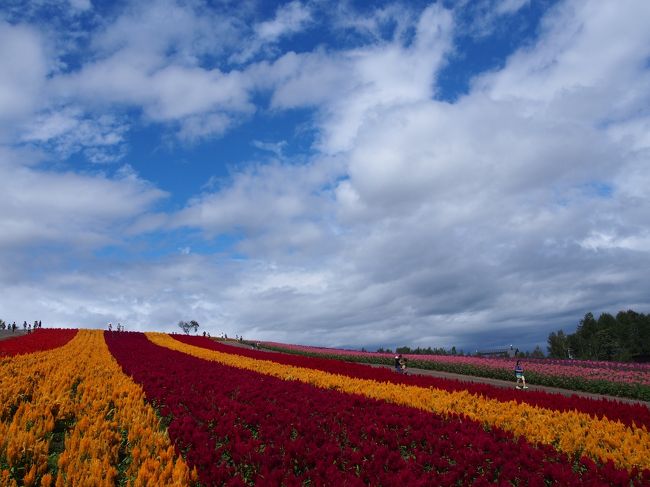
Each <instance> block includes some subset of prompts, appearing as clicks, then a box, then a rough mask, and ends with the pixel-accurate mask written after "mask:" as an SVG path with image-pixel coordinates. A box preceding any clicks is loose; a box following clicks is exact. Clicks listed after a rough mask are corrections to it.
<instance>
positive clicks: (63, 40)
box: [0, 0, 650, 350]
mask: <svg viewBox="0 0 650 487" xmlns="http://www.w3.org/2000/svg"><path fill="white" fill-rule="evenodd" d="M649 9H650V7H649V5H648V3H647V2H645V1H643V0H637V1H635V0H626V1H623V2H620V3H617V4H616V6H614V5H613V4H610V3H607V2H600V1H595V0H594V1H587V0H580V1H579V0H575V1H550V0H549V1H541V0H540V1H527V0H476V1H460V0H459V1H447V2H445V1H443V2H437V3H436V2H403V3H400V2H353V1H341V2H329V1H328V2H325V1H321V0H314V1H292V2H256V1H243V2H229V1H223V2H219V1H209V2H207V1H202V0H189V1H175V0H156V1H152V2H133V1H121V2H96V1H92V0H65V1H63V0H34V1H31V2H27V3H25V2H18V1H13V0H10V1H8V2H3V6H2V7H0V65H1V66H2V70H0V71H1V72H0V180H2V181H3V182H4V183H5V184H4V185H3V186H4V196H3V200H4V202H3V205H2V206H0V283H2V285H3V289H5V292H4V293H3V294H2V295H1V296H0V318H3V319H5V320H9V321H14V320H15V321H18V322H22V321H23V320H28V321H33V320H35V319H41V320H42V321H43V322H44V323H49V324H52V325H58V326H65V327H68V326H75V327H76V326H79V327H104V326H105V325H106V323H108V322H109V321H110V322H122V323H126V326H127V328H128V329H132V330H150V329H156V330H166V331H171V330H175V329H176V323H177V322H178V321H179V320H189V319H196V320H197V321H199V322H200V323H201V324H202V327H203V328H204V329H206V330H208V331H210V332H211V333H212V334H219V333H222V332H225V333H228V334H229V335H234V334H243V335H244V336H246V337H251V338H256V339H270V340H279V341H289V342H294V343H310V344H318V345H325V346H359V347H360V346H365V347H366V348H370V349H372V348H373V347H378V346H384V347H385V346H389V347H394V346H398V345H404V344H408V345H412V346H443V347H451V346H452V345H454V346H456V347H457V348H465V349H466V350H471V349H474V348H478V347H481V346H488V347H489V346H499V345H503V344H510V343H514V344H517V345H519V346H520V348H533V347H534V346H535V345H537V344H540V345H542V346H543V345H544V343H545V339H546V337H547V335H548V333H549V332H550V331H553V330H557V329H559V328H563V329H565V331H572V330H573V328H574V327H575V325H576V324H577V321H578V320H579V319H580V318H581V317H582V316H583V315H584V314H585V313H586V312H588V311H591V312H594V313H600V312H605V311H606V312H611V313H616V312H617V311H619V310H623V309H628V308H632V309H635V310H637V311H640V312H648V311H650V309H649V308H650V303H649V298H648V294H647V292H646V289H647V285H646V277H647V269H648V268H650V256H649V252H650V233H649V231H648V228H650V226H649V225H648V223H649V222H648V215H650V211H648V210H650V208H649V206H650V204H649V203H650V202H649V199H648V191H647V187H648V182H650V181H649V179H650V175H649V171H648V155H649V153H650V138H649V137H648V133H650V109H649V108H648V107H650V69H649V66H650V64H649V63H648V59H650V34H649V33H648V32H647V30H648V29H647V28H646V26H647V21H648V20H650V10H649Z"/></svg>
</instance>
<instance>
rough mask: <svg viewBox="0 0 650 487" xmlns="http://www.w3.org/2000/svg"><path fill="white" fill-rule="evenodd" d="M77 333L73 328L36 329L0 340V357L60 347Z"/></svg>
mask: <svg viewBox="0 0 650 487" xmlns="http://www.w3.org/2000/svg"><path fill="white" fill-rule="evenodd" d="M76 334H77V330H74V329H64V330H62V329H53V328H46V329H38V330H35V331H34V332H33V333H28V334H26V335H21V336H17V337H12V338H7V339H5V340H0V357H11V356H14V355H21V354H25V353H34V352H42V351H45V350H52V349H54V348H58V347H62V346H63V345H65V344H66V343H68V342H69V341H70V340H72V339H73V338H74V336H75V335H76Z"/></svg>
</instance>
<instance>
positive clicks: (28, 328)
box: [0, 320, 43, 333]
mask: <svg viewBox="0 0 650 487" xmlns="http://www.w3.org/2000/svg"><path fill="white" fill-rule="evenodd" d="M42 327H43V323H42V322H41V321H40V320H39V321H34V324H33V325H32V324H31V323H27V321H23V331H24V332H25V333H31V332H32V331H35V330H36V329H38V328H42ZM17 329H18V325H16V322H15V321H14V322H13V323H11V324H9V323H5V321H4V320H0V330H7V331H10V332H11V333H14V332H15V331H16V330H17Z"/></svg>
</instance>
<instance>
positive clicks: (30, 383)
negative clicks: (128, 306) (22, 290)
mask: <svg viewBox="0 0 650 487" xmlns="http://www.w3.org/2000/svg"><path fill="white" fill-rule="evenodd" d="M61 332H63V331H61ZM36 335H38V333H37V334H36ZM0 383H2V388H1V389H0V407H1V409H0V485H3V486H5V485H25V486H31V485H42V486H49V485H57V486H59V485H61V486H63V485H97V486H103V485H111V486H113V485H188V484H189V481H190V472H189V470H188V468H187V465H186V464H185V463H184V462H183V460H182V459H180V458H178V456H177V455H176V452H175V451H174V448H173V447H172V446H171V444H170V443H169V438H168V437H167V434H166V432H165V431H161V430H160V428H159V424H160V421H159V418H158V417H157V416H156V413H155V411H154V410H153V409H152V408H151V407H150V406H148V405H146V404H145V402H144V396H143V392H142V389H140V387H138V386H137V385H136V384H134V383H133V381H131V380H130V379H129V378H128V377H127V376H125V375H124V374H123V373H122V371H121V370H120V368H119V366H118V365H117V363H116V362H115V360H114V359H113V358H112V357H111V355H110V354H109V352H108V348H107V347H106V344H105V342H104V339H103V334H102V332H101V331H91V330H80V331H79V332H78V333H77V334H76V335H75V337H74V339H72V340H71V341H70V342H69V343H67V344H66V345H64V346H62V347H60V348H57V349H54V350H51V351H46V352H36V353H31V354H26V355H18V356H15V357H12V358H2V359H0Z"/></svg>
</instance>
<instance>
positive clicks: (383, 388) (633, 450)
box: [147, 333, 650, 469]
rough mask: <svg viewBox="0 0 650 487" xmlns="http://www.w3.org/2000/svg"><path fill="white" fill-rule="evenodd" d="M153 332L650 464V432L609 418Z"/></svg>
mask: <svg viewBox="0 0 650 487" xmlns="http://www.w3.org/2000/svg"><path fill="white" fill-rule="evenodd" d="M147 336H148V338H149V339H150V340H151V341H153V342H154V343H156V344H158V345H161V346H165V347H167V348H170V349H172V350H178V351H182V352H185V353H188V354H190V355H193V356H196V357H200V358H203V359H206V360H212V361H216V362H219V363H222V364H225V365H229V366H233V367H238V368H243V369H248V370H253V371H256V372H258V373H260V374H266V375H271V376H274V377H278V378H281V379H284V380H298V381H301V382H306V383H309V384H312V385H314V386H317V387H321V388H327V389H335V390H339V391H342V392H346V393H350V394H360V395H364V396H366V397H370V398H374V399H379V400H384V401H388V402H392V403H395V404H400V405H404V406H410V407H414V408H418V409H423V410H426V411H430V412H434V413H437V414H442V415H454V414H462V415H465V416H466V417H468V418H469V419H472V420H474V421H478V422H480V423H483V424H485V425H488V426H489V427H499V428H502V429H504V430H506V431H510V432H512V433H513V434H515V435H516V436H523V437H524V438H526V439H527V440H528V441H530V442H532V443H536V442H539V443H542V444H546V445H553V446H555V447H556V448H557V449H558V450H560V451H563V452H566V453H569V454H577V453H578V454H579V453H584V454H586V455H588V456H590V457H591V458H594V459H596V460H600V461H607V460H612V461H613V462H614V463H615V464H616V465H618V466H621V467H624V468H628V469H632V468H634V467H640V468H643V469H648V468H650V435H649V434H648V430H647V429H646V428H645V427H641V428H638V427H635V426H632V427H629V426H625V425H623V424H621V423H619V422H613V421H609V420H607V419H594V418H592V417H590V416H589V415H587V414H584V413H578V412H558V411H553V410H548V409H544V408H539V407H534V406H530V405H528V404H518V403H516V402H515V401H512V402H509V403H504V402H501V401H496V400H491V399H486V398H482V397H478V396H475V395H473V394H470V393H469V392H462V391H460V392H447V391H442V390H438V389H433V388H423V387H417V386H408V385H405V384H392V383H379V382H377V381H373V380H364V379H355V378H351V377H345V376H341V375H336V374H330V373H326V372H322V371H318V370H313V369H308V368H301V367H294V366H286V365H281V364H278V363H276V362H272V361H265V360H256V359H251V358H247V357H242V356H237V355H232V354H227V353H220V352H215V351H211V350H207V349H204V348H200V347H195V346H191V345H187V344H184V343H181V342H179V341H178V340H175V339H174V338H172V337H171V336H169V335H166V334H161V333H147Z"/></svg>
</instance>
